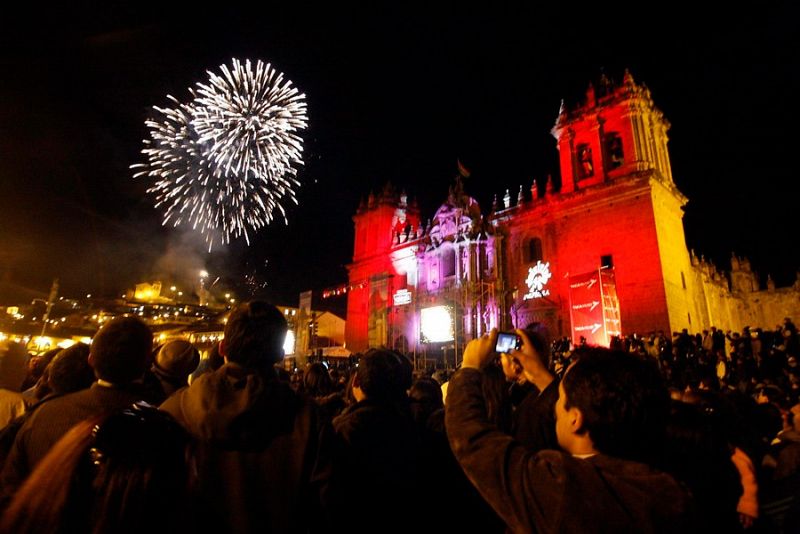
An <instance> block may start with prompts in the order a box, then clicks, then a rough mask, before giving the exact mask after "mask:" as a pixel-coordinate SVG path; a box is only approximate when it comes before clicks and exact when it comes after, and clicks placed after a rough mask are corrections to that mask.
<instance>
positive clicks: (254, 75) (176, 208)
mask: <svg viewBox="0 0 800 534" xmlns="http://www.w3.org/2000/svg"><path fill="white" fill-rule="evenodd" d="M220 69H221V71H222V75H221V76H219V75H216V74H214V73H212V72H209V73H208V75H209V83H208V84H201V83H198V84H197V85H196V88H195V90H190V92H191V94H192V100H191V102H190V103H188V104H182V103H180V102H178V101H177V100H176V99H175V98H173V97H169V98H170V99H171V100H172V101H173V102H174V104H175V107H174V108H158V107H156V108H155V110H156V111H157V112H158V114H159V118H158V119H153V120H148V121H147V122H146V123H145V124H146V126H147V127H148V128H149V130H150V139H149V140H145V141H144V143H145V148H144V149H143V150H142V154H144V155H145V156H146V157H147V160H148V162H147V163H146V164H140V165H134V166H133V167H135V168H140V169H141V170H140V171H139V172H137V173H136V175H135V176H142V175H147V176H150V177H152V178H153V179H154V180H155V181H154V183H153V185H152V186H151V187H150V188H149V189H148V192H149V193H152V194H154V195H155V196H156V207H159V208H161V209H163V213H164V217H163V223H164V224H168V223H170V222H171V223H172V224H173V225H175V226H178V225H181V224H190V225H191V226H192V227H193V228H195V229H199V230H200V231H201V232H202V233H203V234H204V235H205V237H206V242H207V243H208V245H209V250H211V248H212V247H213V245H214V242H215V240H216V239H221V241H222V242H225V243H227V242H229V241H230V239H231V237H234V238H238V237H241V236H244V238H245V240H246V241H247V243H248V244H249V242H250V239H249V234H248V230H249V229H250V230H258V229H259V228H261V227H263V226H265V225H267V224H269V223H270V222H271V221H272V220H273V218H274V212H275V210H278V211H279V212H280V213H281V215H282V216H283V219H284V221H285V220H286V212H285V209H284V207H283V205H282V204H281V203H282V202H284V201H285V200H287V199H288V200H291V201H292V202H294V203H295V204H296V203H297V199H296V197H295V188H296V187H299V185H300V182H299V181H298V180H297V167H298V166H299V165H302V163H303V161H302V152H303V140H302V138H301V137H300V136H299V135H298V133H297V132H299V131H300V130H302V129H304V128H306V127H307V125H308V123H307V117H306V103H305V95H303V94H301V93H299V92H298V90H297V89H296V88H295V87H293V86H292V83H291V81H289V80H285V81H284V78H283V74H281V73H278V72H277V71H275V70H274V69H273V68H272V67H271V66H270V65H269V64H264V63H262V62H261V61H258V62H257V63H256V66H255V69H254V68H253V67H252V65H251V63H250V61H249V60H248V61H245V63H244V64H242V63H241V62H240V61H238V60H236V59H234V60H233V68H232V70H231V69H228V67H227V66H225V65H222V66H221V67H220Z"/></svg>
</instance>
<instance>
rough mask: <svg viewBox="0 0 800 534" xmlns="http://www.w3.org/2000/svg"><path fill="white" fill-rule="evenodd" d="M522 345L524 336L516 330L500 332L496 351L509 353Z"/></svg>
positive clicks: (495, 347)
mask: <svg viewBox="0 0 800 534" xmlns="http://www.w3.org/2000/svg"><path fill="white" fill-rule="evenodd" d="M520 347H522V338H521V337H520V336H519V334H517V333H516V332H498V333H497V343H496V344H495V346H494V350H495V352H498V353H500V352H505V353H509V352H512V351H514V350H519V349H520Z"/></svg>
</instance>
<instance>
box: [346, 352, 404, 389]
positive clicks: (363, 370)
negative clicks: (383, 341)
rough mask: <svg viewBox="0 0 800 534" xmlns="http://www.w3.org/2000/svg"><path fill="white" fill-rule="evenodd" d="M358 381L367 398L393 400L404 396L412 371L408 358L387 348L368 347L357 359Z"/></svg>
mask: <svg viewBox="0 0 800 534" xmlns="http://www.w3.org/2000/svg"><path fill="white" fill-rule="evenodd" d="M356 375H357V376H358V383H359V386H360V387H361V390H362V391H363V392H364V393H365V394H366V396H367V398H369V399H373V400H385V401H395V400H399V399H403V398H405V397H406V391H407V390H408V389H409V388H410V387H411V383H412V381H413V379H414V372H413V368H412V365H411V362H409V361H408V358H406V357H405V356H403V355H402V354H400V353H399V352H396V351H393V350H389V349H369V350H368V351H366V352H365V353H364V354H363V355H362V356H361V358H360V359H359V360H358V369H357V370H356Z"/></svg>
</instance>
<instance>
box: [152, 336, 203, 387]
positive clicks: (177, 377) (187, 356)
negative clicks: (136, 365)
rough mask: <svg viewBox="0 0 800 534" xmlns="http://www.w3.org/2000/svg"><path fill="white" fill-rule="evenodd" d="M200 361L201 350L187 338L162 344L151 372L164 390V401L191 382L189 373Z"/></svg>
mask: <svg viewBox="0 0 800 534" xmlns="http://www.w3.org/2000/svg"><path fill="white" fill-rule="evenodd" d="M199 363H200V351H198V350H197V349H196V348H195V346H194V345H192V344H191V343H189V342H188V341H186V340H185V339H173V340H171V341H167V342H166V343H164V344H163V345H161V347H160V348H159V349H158V351H157V352H156V356H155V361H154V362H153V366H152V367H151V368H150V372H151V373H152V374H153V375H154V376H155V377H156V378H157V379H158V382H159V384H160V386H161V389H162V390H163V398H162V401H163V400H166V399H167V398H169V397H170V396H171V395H172V394H173V393H175V392H176V391H178V390H179V389H181V388H183V387H186V386H187V385H188V384H189V375H191V374H192V373H193V372H194V371H195V369H197V365H198V364H199Z"/></svg>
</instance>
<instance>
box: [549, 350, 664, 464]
mask: <svg viewBox="0 0 800 534" xmlns="http://www.w3.org/2000/svg"><path fill="white" fill-rule="evenodd" d="M575 352H576V355H577V361H576V363H575V364H574V365H573V366H572V367H571V368H570V369H569V371H568V372H567V373H566V375H564V378H563V380H562V385H563V387H564V391H565V392H566V394H567V398H566V400H567V403H566V405H565V407H566V408H570V407H576V408H578V409H579V410H580V411H581V414H582V415H583V430H584V431H586V432H588V433H589V436H590V437H591V439H592V443H593V444H594V447H595V448H596V449H597V450H598V451H599V452H601V453H603V454H608V455H610V456H616V457H618V458H627V459H632V460H645V459H646V458H647V457H648V455H650V454H653V453H654V451H655V449H656V448H657V445H658V444H659V443H661V441H662V440H663V435H664V430H665V422H666V420H667V418H668V416H669V402H670V399H669V393H668V391H667V389H666V387H665V386H664V383H663V381H662V379H661V375H660V374H659V372H658V369H657V368H656V366H655V365H652V364H651V362H647V361H644V360H642V359H640V358H638V357H636V356H633V355H631V354H627V353H625V352H623V351H620V350H610V349H606V348H602V347H585V348H581V349H576V351H575Z"/></svg>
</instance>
